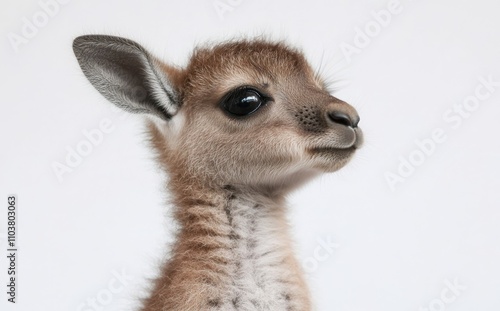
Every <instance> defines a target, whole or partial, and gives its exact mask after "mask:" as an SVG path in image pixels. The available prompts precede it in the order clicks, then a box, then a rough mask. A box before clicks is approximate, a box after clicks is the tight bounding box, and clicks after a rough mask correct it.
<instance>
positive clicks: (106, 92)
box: [73, 35, 180, 120]
mask: <svg viewBox="0 0 500 311" xmlns="http://www.w3.org/2000/svg"><path fill="white" fill-rule="evenodd" d="M73 50H74V52H75V55H76V57H77V59H78V63H79V64H80V67H81V68H82V71H83V73H84V74H85V76H86V77H87V78H88V80H89V81H90V82H91V83H92V85H93V86H94V87H95V88H96V89H97V90H98V91H99V92H100V93H101V94H102V95H103V96H104V97H106V98H107V99H108V100H109V101H110V102H112V103H114V104H115V105H117V106H118V107H120V108H122V109H124V110H127V111H130V112H132V113H148V114H152V115H155V116H157V117H160V118H162V119H165V120H170V119H171V117H172V116H173V115H174V114H175V113H176V112H177V110H178V108H179V105H180V103H179V100H178V95H177V92H176V91H175V90H176V88H175V87H174V85H173V84H172V82H171V80H172V79H170V78H169V77H168V76H167V75H168V73H167V72H166V71H165V70H163V69H162V66H166V65H164V64H161V63H160V62H159V61H158V60H157V59H156V58H154V57H153V56H152V55H151V54H150V53H148V52H147V51H146V50H145V49H144V48H143V47H142V46H140V45H139V44H137V43H136V42H134V41H131V40H128V39H124V38H119V37H112V36H102V35H89V36H81V37H78V38H76V39H75V41H74V43H73Z"/></svg>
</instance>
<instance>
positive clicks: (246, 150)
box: [144, 41, 355, 311]
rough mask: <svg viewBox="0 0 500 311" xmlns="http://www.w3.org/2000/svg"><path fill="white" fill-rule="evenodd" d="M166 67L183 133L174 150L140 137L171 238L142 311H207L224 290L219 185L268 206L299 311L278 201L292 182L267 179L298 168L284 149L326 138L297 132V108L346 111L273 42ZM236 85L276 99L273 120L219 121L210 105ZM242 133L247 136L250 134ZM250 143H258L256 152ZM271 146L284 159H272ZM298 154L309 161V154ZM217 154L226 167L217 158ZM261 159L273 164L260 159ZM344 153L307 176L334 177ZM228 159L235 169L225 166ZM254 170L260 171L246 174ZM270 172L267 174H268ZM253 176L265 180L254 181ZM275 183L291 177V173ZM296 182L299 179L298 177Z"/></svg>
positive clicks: (226, 245)
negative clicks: (172, 225)
mask: <svg viewBox="0 0 500 311" xmlns="http://www.w3.org/2000/svg"><path fill="white" fill-rule="evenodd" d="M166 68H167V69H166V70H169V71H170V72H169V73H170V75H169V76H170V77H171V79H172V81H174V82H175V83H176V84H177V90H178V91H179V92H180V94H181V98H182V104H183V107H182V108H181V109H182V110H183V113H184V114H185V118H186V124H185V125H184V127H183V129H185V130H183V131H182V132H181V133H179V136H180V137H182V138H181V139H179V141H180V143H179V145H177V146H176V147H175V148H171V147H170V146H169V141H168V138H167V140H166V139H165V137H164V135H162V134H161V132H160V131H159V130H158V128H157V127H156V126H155V125H154V124H150V125H149V130H150V133H151V137H152V139H151V141H152V144H153V146H154V148H155V149H156V150H157V151H158V157H159V162H160V163H161V164H162V165H163V166H164V168H165V169H166V170H167V171H168V172H169V176H170V183H169V190H170V192H171V193H172V194H173V200H172V203H173V206H175V207H176V208H175V218H176V219H177V220H178V221H179V223H180V227H181V230H180V232H179V233H178V235H177V239H176V241H177V242H176V244H175V246H174V248H173V250H172V254H173V257H172V258H171V260H170V261H169V262H168V264H167V265H166V266H165V268H164V269H163V273H162V276H161V277H160V278H159V279H158V280H157V282H156V285H155V289H154V291H153V293H152V295H151V297H150V298H149V299H148V300H147V301H146V303H145V308H144V310H148V311H160V310H162V311H165V310H205V309H207V305H206V301H208V300H210V301H212V307H214V308H216V307H217V305H218V301H219V300H220V299H222V297H224V295H225V289H224V288H220V287H218V286H217V284H219V283H221V279H223V278H225V277H228V275H227V274H228V272H227V271H226V267H227V265H228V264H229V259H227V258H228V257H229V256H227V252H228V250H229V249H230V243H231V237H230V234H231V226H230V224H229V220H228V216H227V214H226V212H225V211H224V210H223V208H222V207H223V206H225V204H226V201H227V200H228V198H229V197H230V196H231V195H233V193H232V191H230V190H228V188H227V185H231V187H235V188H237V189H239V191H246V192H248V191H257V192H259V193H264V195H262V194H259V195H260V196H262V197H263V198H264V199H263V200H264V201H268V204H269V206H273V205H275V206H276V210H277V215H276V216H277V218H278V219H279V222H281V224H282V226H283V237H282V238H283V243H286V244H287V245H288V247H289V255H290V256H289V258H288V259H287V260H286V262H284V263H283V264H284V265H288V267H289V269H290V270H291V271H294V274H295V275H296V278H295V280H293V282H296V283H297V284H298V285H299V287H300V288H301V291H302V295H303V300H304V301H305V306H306V307H305V308H304V309H302V310H306V309H307V310H308V309H309V308H310V305H309V296H308V290H307V287H306V285H305V282H304V279H303V277H302V271H301V268H300V266H299V264H298V263H297V261H296V260H295V257H294V256H293V252H292V250H291V247H290V241H289V240H288V238H287V235H286V232H287V229H288V228H287V226H286V219H285V216H284V209H283V208H282V207H281V206H283V200H284V199H283V194H284V193H285V192H287V190H288V189H289V188H290V187H291V186H294V183H295V182H294V181H293V180H291V181H290V182H289V183H287V182H285V181H284V180H282V179H279V178H278V179H274V178H275V177H276V176H273V175H280V174H281V173H282V172H283V171H284V170H285V169H286V167H288V166H290V165H294V164H295V163H296V162H297V161H298V159H297V158H296V155H295V154H289V152H288V150H287V149H288V148H287V147H288V145H290V143H292V142H293V141H294V140H300V141H302V140H304V139H307V138H308V137H310V136H313V135H318V134H317V133H318V132H320V133H324V132H325V131H327V129H321V127H326V125H325V124H324V123H321V124H320V125H319V127H320V128H319V129H317V130H316V131H308V130H307V127H305V129H304V128H301V127H300V126H297V115H298V114H299V112H300V111H301V109H303V108H304V106H307V107H309V108H310V109H311V110H314V109H318V108H319V109H326V108H327V106H330V107H335V108H337V109H344V110H346V111H347V112H348V113H351V114H355V111H354V110H353V109H352V108H351V107H350V106H348V105H347V104H345V103H343V102H341V101H339V100H337V99H335V98H333V97H331V96H330V95H329V94H328V93H327V92H326V90H324V88H323V85H324V83H323V81H318V80H317V79H316V78H315V75H314V73H313V71H312V69H311V68H310V66H309V65H308V63H307V62H306V60H305V59H304V57H303V55H302V54H301V53H299V52H298V51H296V50H293V49H290V48H289V47H287V46H286V45H284V44H282V43H268V42H265V41H242V42H241V41H240V42H232V43H227V44H222V45H216V46H214V47H211V48H203V49H198V50H196V51H195V52H194V54H193V55H192V58H191V61H190V63H189V65H188V66H187V68H186V69H185V70H179V71H175V72H174V71H173V70H172V69H171V67H166ZM240 84H247V85H255V86H259V87H260V88H261V89H263V90H266V91H267V92H270V93H272V94H279V95H277V96H276V98H278V100H279V101H280V102H279V104H280V107H279V108H280V109H277V110H276V111H275V112H279V114H277V113H274V112H272V111H268V112H267V113H266V114H261V115H259V116H256V117H255V118H254V119H253V120H248V121H247V122H246V123H245V124H243V125H242V124H241V122H234V121H232V120H228V119H227V117H226V116H224V115H223V114H222V113H221V111H220V110H218V109H217V107H216V105H217V103H218V101H219V100H220V98H221V97H222V96H223V94H225V93H226V92H227V91H228V90H230V89H231V88H233V87H235V86H238V85H240ZM265 109H269V110H270V109H271V108H268V107H265ZM277 115H278V117H277ZM256 127H257V128H256ZM242 129H243V130H242ZM247 129H251V133H250V134H248V132H247ZM259 137H260V138H259ZM272 137H278V138H279V139H276V140H274V139H272ZM256 138H257V139H258V140H259V139H260V143H261V145H258V144H257V145H256V142H255V140H256ZM266 140H269V141H266ZM197 142H204V143H197ZM245 142H250V143H248V145H247V144H246V143H245ZM238 146H239V147H238ZM279 147H282V148H283V150H284V151H285V152H283V153H279V152H278V154H276V153H277V152H276V150H277V149H279ZM235 149H236V150H235ZM306 149H308V150H309V151H310V152H312V153H314V152H313V151H312V148H306ZM224 150H226V152H227V158H228V160H227V161H226V160H225V159H221V158H222V157H223V156H224V155H223V153H224V152H223V151H224ZM262 154H268V155H273V156H269V158H268V159H266V158H265V157H264V158H263V157H262ZM351 154H352V152H351V151H350V152H348V153H345V154H344V153H343V152H342V151H339V152H338V154H335V153H332V154H331V155H328V156H327V157H329V158H330V159H329V162H332V160H333V162H335V163H333V165H332V163H328V164H327V165H323V164H322V163H317V164H318V167H317V168H318V169H327V170H332V171H333V170H336V169H338V168H340V167H341V166H343V165H344V164H345V162H346V161H347V159H348V158H349V157H350V155H351ZM299 158H300V156H299ZM235 159H241V160H242V162H237V163H235V161H234V160H235ZM200 160H203V161H200ZM319 162H321V161H319ZM235 165H241V166H243V167H244V168H246V169H247V170H248V171H246V170H245V169H241V168H240V169H239V168H237V167H234V166H235ZM325 166H327V167H325ZM259 169H260V170H261V171H260V172H255V171H256V170H259ZM250 170H252V172H251V171H250ZM273 170H276V171H277V172H276V173H275V174H273V173H274V172H273ZM264 171H267V172H268V173H269V172H270V173H271V174H268V173H265V172H264ZM263 175H264V176H265V175H268V176H265V177H264V178H263ZM302 175H303V174H302ZM313 175H314V174H313ZM254 177H255V178H254ZM285 177H286V178H290V177H293V174H290V175H286V176H285ZM296 177H297V179H301V176H299V175H296ZM300 181H301V180H300ZM230 189H232V188H230ZM242 189H244V190H242ZM219 303H220V301H219Z"/></svg>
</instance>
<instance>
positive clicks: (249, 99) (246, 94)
mask: <svg viewBox="0 0 500 311" xmlns="http://www.w3.org/2000/svg"><path fill="white" fill-rule="evenodd" d="M265 102H266V98H265V97H264V96H263V95H262V94H260V93H259V92H258V91H257V90H255V89H252V88H248V87H243V88H238V89H236V90H233V91H231V92H230V93H228V94H227V95H226V96H224V98H223V99H222V107H223V108H224V109H225V110H226V111H227V112H229V113H231V114H234V115H236V116H246V115H249V114H251V113H254V112H255V111H257V110H258V109H259V108H260V107H261V106H262V105H263V104H265Z"/></svg>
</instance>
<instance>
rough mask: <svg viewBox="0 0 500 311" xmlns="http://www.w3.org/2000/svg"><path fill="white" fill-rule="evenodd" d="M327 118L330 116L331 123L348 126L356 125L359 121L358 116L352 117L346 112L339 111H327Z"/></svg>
mask: <svg viewBox="0 0 500 311" xmlns="http://www.w3.org/2000/svg"><path fill="white" fill-rule="evenodd" d="M328 118H330V120H331V121H332V122H333V123H338V124H342V125H345V126H350V127H357V126H358V123H359V116H355V117H354V119H353V118H352V117H350V116H349V115H348V114H346V113H344V112H340V111H331V112H329V113H328Z"/></svg>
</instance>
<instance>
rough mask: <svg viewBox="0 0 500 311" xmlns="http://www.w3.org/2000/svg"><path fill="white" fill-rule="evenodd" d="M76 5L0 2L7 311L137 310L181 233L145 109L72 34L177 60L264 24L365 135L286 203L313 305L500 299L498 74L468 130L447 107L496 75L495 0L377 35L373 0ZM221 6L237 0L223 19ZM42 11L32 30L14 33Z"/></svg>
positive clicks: (472, 306)
mask: <svg viewBox="0 0 500 311" xmlns="http://www.w3.org/2000/svg"><path fill="white" fill-rule="evenodd" d="M44 1H47V0H42V2H44ZM67 2H68V3H67V4H64V5H63V4H61V5H58V8H57V10H56V9H55V8H52V9H53V10H54V11H57V12H55V13H54V14H52V15H53V16H50V17H49V18H48V19H47V20H46V21H44V20H43V16H41V15H43V14H44V13H40V12H44V11H43V8H42V6H41V5H40V4H39V3H38V2H37V1H33V0H25V1H8V0H2V10H1V13H0V14H1V16H0V23H1V34H0V38H1V41H0V44H1V47H0V49H1V51H2V52H1V58H0V62H1V63H2V64H1V71H0V75H1V76H0V77H1V81H0V82H1V83H0V85H1V90H2V91H1V96H2V100H1V110H0V148H1V153H0V206H1V207H2V208H1V211H2V212H1V213H0V216H1V218H0V220H1V225H0V233H1V238H2V240H1V252H0V253H1V257H0V267H1V269H0V280H1V284H0V285H1V287H0V288H2V290H1V291H0V292H1V293H0V301H1V302H0V309H2V310H23V311H28V310H54V311H56V310H65V311H66V310H87V311H88V310H105V311H108V310H134V306H135V305H137V303H136V302H137V300H138V298H139V297H141V294H142V293H143V292H142V290H143V289H144V288H145V286H146V285H147V284H148V283H149V281H148V280H149V278H151V277H154V275H155V273H156V269H157V265H158V262H159V261H160V260H161V259H162V258H163V257H164V256H165V255H166V244H167V243H168V242H169V241H170V239H171V232H172V230H173V229H174V228H173V223H172V220H171V219H170V218H169V214H168V211H169V207H168V206H164V204H163V202H164V200H165V198H166V195H165V194H164V193H162V187H163V186H162V182H164V176H162V175H161V173H160V172H158V169H157V168H156V166H155V164H154V162H153V158H152V156H151V154H150V152H149V150H148V148H147V146H146V143H145V141H144V138H145V135H144V127H143V125H142V121H141V119H140V118H138V117H136V116H130V117H128V118H124V117H123V114H122V113H121V112H120V111H118V110H116V109H114V108H113V107H112V105H111V104H109V103H107V102H106V100H105V99H104V98H102V96H101V95H100V94H98V92H97V91H95V90H94V89H93V88H92V87H91V86H90V84H89V83H88V82H87V81H86V79H85V78H84V76H83V74H82V73H81V71H80V69H79V67H78V65H77V62H76V60H75V58H74V56H73V52H72V49H71V43H72V39H73V38H75V37H76V36H78V35H82V34H88V33H104V34H113V35H121V36H124V37H128V38H131V39H134V40H136V41H138V42H140V43H141V44H143V45H144V46H145V47H147V48H148V49H150V50H151V51H152V52H153V53H154V54H156V55H158V56H159V57H162V58H163V59H165V60H166V61H169V62H172V63H176V64H179V65H183V64H185V63H186V61H187V59H188V56H189V53H190V51H191V50H192V48H193V47H194V46H196V45H197V44H202V43H203V42H207V41H218V40H223V39H228V38H234V37H238V36H253V35H258V34H262V33H264V34H267V35H270V36H272V37H273V38H284V39H287V40H288V41H289V42H290V43H291V44H293V45H296V46H299V47H300V48H302V49H303V51H304V52H305V54H306V55H307V57H308V58H309V59H310V61H311V63H312V64H313V66H315V67H319V66H320V64H323V72H324V74H325V75H326V76H327V77H328V78H331V79H332V80H338V82H337V83H335V84H334V86H336V87H337V89H338V91H337V92H336V93H335V94H334V95H335V96H337V97H339V98H341V99H343V100H346V101H347V102H349V103H351V104H352V105H354V106H355V107H356V108H357V109H358V111H359V113H360V115H361V123H360V126H361V127H362V128H363V130H364V132H365V134H366V145H365V147H364V148H363V149H362V150H361V151H360V152H359V153H358V154H357V156H356V159H355V160H354V161H353V162H352V163H351V164H350V165H349V166H348V167H346V168H345V169H343V170H341V171H340V172H338V173H336V174H333V175H328V176H324V177H322V178H320V179H318V180H315V181H314V182H312V183H310V184H308V185H307V186H306V187H304V188H302V189H301V190H300V191H298V192H297V193H295V194H294V195H293V196H291V197H290V199H289V201H290V221H291V223H292V224H293V233H294V236H295V239H296V241H297V254H298V258H299V259H300V260H301V262H304V263H305V264H306V265H307V270H308V279H309V283H310V287H311V291H312V293H313V297H314V301H315V304H316V307H317V310H342V311H351V310H352V311H358V310H366V311H377V310H384V311H402V310H420V308H424V309H422V310H426V309H428V310H445V309H446V310H454V311H461V310H467V311H469V310H486V311H488V310H500V210H499V209H500V187H499V185H500V183H499V182H500V177H499V176H500V164H499V160H500V140H499V138H498V136H499V134H500V122H499V119H500V106H499V104H500V103H499V101H500V86H498V85H497V86H496V87H494V89H493V92H492V93H491V94H490V95H489V96H488V98H487V99H484V100H479V101H478V102H479V103H478V105H477V107H474V110H473V111H471V112H468V115H467V118H462V120H461V123H460V125H459V126H457V123H453V122H451V123H450V122H447V121H446V119H445V117H444V114H446V113H450V112H447V111H448V110H450V109H454V107H455V106H456V107H459V108H460V106H462V107H463V104H464V100H465V101H467V103H473V99H471V98H470V97H469V96H474V95H475V91H476V88H478V87H479V86H480V85H481V83H480V82H479V80H478V79H479V77H484V78H485V79H488V77H489V76H491V78H492V79H493V80H495V81H500V62H499V59H500V19H499V18H498V13H499V10H500V4H499V2H498V1H495V0H491V1H486V0H481V1H457V0H454V1H452V0H448V1H430V0H413V1H410V0H400V2H399V3H400V4H399V7H400V9H402V11H401V12H400V13H398V14H392V15H391V20H390V22H388V23H387V25H385V26H380V25H379V28H381V29H380V31H379V33H376V32H377V26H376V25H375V26H374V24H373V22H374V21H376V19H375V17H374V15H372V12H379V11H380V10H387V7H388V5H389V2H390V1H388V0H387V1H386V0H381V1H367V0H364V1H347V0H336V1H319V0H315V1H308V2H306V1H290V0H286V1H285V0H282V1H273V2H270V1H263V0H255V1H248V0H242V1H238V0H232V1H230V0H221V1H214V0H203V1H202V0H200V1H182V2H181V1H176V2H174V1H143V2H140V4H139V2H138V1H131V0H120V1H118V0H115V1H97V0H86V1H83V0H69V1H67ZM220 2H222V3H230V5H232V7H231V8H232V10H230V11H227V12H225V13H224V14H222V16H219V14H218V13H217V10H216V9H215V5H216V4H217V3H220ZM231 3H232V4H231ZM37 14H38V15H37ZM40 14H41V15H40ZM37 16H38V18H39V21H38V23H39V24H40V23H41V26H40V27H37V32H36V34H32V36H31V38H26V42H24V43H22V44H19V45H15V44H12V43H11V42H10V39H9V34H10V36H11V37H12V35H13V34H17V35H19V36H22V35H23V34H22V30H23V27H25V23H26V20H24V18H26V19H27V20H28V21H32V20H33V18H34V17H37ZM40 16H41V17H40ZM357 27H359V29H362V31H363V32H365V30H364V29H365V28H366V27H368V28H370V27H371V28H370V29H371V30H370V31H371V32H370V34H371V35H372V36H371V37H369V43H367V44H365V45H366V46H364V47H360V45H359V42H358V47H360V48H359V50H356V52H357V53H355V54H352V55H351V57H350V61H349V59H348V57H346V55H345V53H343V52H342V50H341V48H340V47H341V46H344V47H345V46H347V45H351V46H353V47H356V45H355V38H356V36H359V35H357V34H356V33H357V32H356V28H357ZM484 90H485V89H482V91H483V92H484ZM457 109H458V108H457ZM451 113H452V115H454V116H455V117H456V116H457V114H456V113H454V112H451ZM106 119H109V120H110V121H111V122H112V128H113V130H112V131H111V132H110V133H106V134H104V138H103V141H102V142H101V143H100V144H98V145H96V146H94V147H93V149H92V151H91V152H90V154H89V155H87V156H85V157H84V158H83V160H82V161H81V163H80V164H79V165H77V166H76V167H74V168H73V171H72V172H71V173H65V174H64V175H63V177H62V179H63V180H62V181H61V182H60V181H59V180H58V178H57V176H56V174H55V173H54V171H53V168H52V165H53V163H54V162H59V163H62V164H65V157H66V156H67V153H68V151H67V148H76V147H77V146H78V144H80V143H81V142H82V141H85V136H84V135H83V131H84V130H87V131H90V130H93V129H96V128H98V126H99V123H100V122H101V121H102V120H106ZM438 128H440V129H441V130H442V132H444V135H446V139H445V140H444V142H441V143H437V144H436V146H435V147H434V150H432V152H428V153H429V154H428V155H426V156H425V157H424V158H422V157H419V155H422V153H421V152H420V151H418V150H419V148H418V146H417V144H416V143H415V140H420V141H423V140H426V139H430V138H431V135H432V132H433V131H435V130H436V129H438ZM412 154H413V157H414V159H413V161H414V162H415V161H417V160H418V161H420V162H418V161H417V162H418V164H419V165H418V166H416V167H415V168H414V171H413V172H411V173H408V172H407V173H408V174H406V175H405V176H406V177H403V178H404V182H400V183H397V184H395V187H394V189H391V187H390V186H389V183H388V182H387V180H386V175H387V174H388V173H393V174H399V173H398V167H399V166H400V165H401V161H403V160H402V159H407V160H408V159H409V158H410V157H411V156H412ZM9 194H16V195H17V196H18V208H19V215H18V216H19V227H18V230H19V240H18V242H19V249H20V251H19V254H18V260H19V261H18V268H19V271H18V272H19V276H18V286H19V287H18V303H17V304H16V305H15V306H13V305H12V304H10V303H7V302H6V300H7V295H6V293H5V292H6V288H7V287H6V283H7V275H6V269H7V268H6V265H7V261H6V253H5V249H6V243H5V242H6V238H5V237H6V226H5V224H6V222H5V217H6V207H7V196H8V195H9ZM319 240H330V241H333V242H334V243H336V244H338V245H336V247H335V249H334V251H333V252H332V253H325V250H324V249H321V250H320V254H321V255H324V254H328V256H326V259H325V258H323V257H321V258H318V257H317V256H316V257H315V250H316V253H317V250H318V249H319V248H321V243H320V242H318V241H319ZM120 273H125V274H126V275H127V278H126V279H125V281H122V282H115V281H116V280H117V278H116V274H120ZM447 280H448V281H449V282H454V281H457V282H458V283H459V284H460V288H459V290H458V291H457V292H456V293H453V291H450V290H448V285H446V284H447V283H446V282H447ZM112 291H114V293H113V292H112ZM443 292H444V293H445V297H442V296H441V295H442V293H443ZM88 299H96V300H97V302H96V303H97V304H98V307H100V308H102V309H99V308H93V307H90V305H89V304H88V301H89V300H88ZM6 307H7V308H6Z"/></svg>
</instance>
